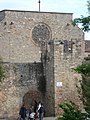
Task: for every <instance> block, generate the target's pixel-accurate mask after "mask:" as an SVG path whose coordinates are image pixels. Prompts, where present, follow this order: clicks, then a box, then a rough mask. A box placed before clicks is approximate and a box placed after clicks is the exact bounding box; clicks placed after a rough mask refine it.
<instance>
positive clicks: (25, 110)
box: [19, 104, 27, 120]
mask: <svg viewBox="0 0 90 120" xmlns="http://www.w3.org/2000/svg"><path fill="white" fill-rule="evenodd" d="M26 112H27V109H26V108H25V106H24V104H23V105H22V107H21V108H20V112H19V115H20V116H21V119H22V120H25V117H26Z"/></svg>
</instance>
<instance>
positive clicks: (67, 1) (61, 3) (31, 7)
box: [0, 0, 90, 40]
mask: <svg viewBox="0 0 90 120" xmlns="http://www.w3.org/2000/svg"><path fill="white" fill-rule="evenodd" d="M38 6H39V5H38V0H0V10H4V9H10V10H28V11H38V9H39V7H38ZM41 11H46V12H60V13H61V12H63V13H73V18H77V17H80V16H81V15H84V16H87V15H88V10H87V0H41ZM85 39H86V40H90V32H89V33H86V34H85Z"/></svg>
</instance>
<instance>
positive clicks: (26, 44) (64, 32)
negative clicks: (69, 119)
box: [0, 10, 85, 117]
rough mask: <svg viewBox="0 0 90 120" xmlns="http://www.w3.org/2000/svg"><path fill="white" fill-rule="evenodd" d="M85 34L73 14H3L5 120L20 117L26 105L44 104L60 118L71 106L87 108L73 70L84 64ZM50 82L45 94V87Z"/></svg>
mask: <svg viewBox="0 0 90 120" xmlns="http://www.w3.org/2000/svg"><path fill="white" fill-rule="evenodd" d="M84 48H85V47H84V33H83V32H82V30H81V29H79V28H78V27H77V26H73V25H72V14H71V13H52V12H50V13H49V12H31V11H14V10H4V11H1V12H0V57H1V59H2V62H3V65H4V68H5V71H6V77H5V79H4V80H3V82H2V83H1V84H0V116H1V117H5V116H8V117H11V116H12V117H17V115H18V112H19V109H20V107H21V105H22V103H23V102H24V103H25V105H26V106H27V108H28V107H30V106H31V105H33V101H34V100H37V101H42V102H43V104H44V106H45V111H46V116H57V115H58V114H60V113H61V111H60V109H58V104H59V103H61V102H62V101H64V100H72V101H74V102H75V103H76V104H77V105H79V106H80V107H82V103H81V101H80V100H79V97H78V92H77V89H76V84H78V80H79V78H80V77H81V76H79V75H78V74H76V73H75V72H74V71H73V70H72V68H73V67H75V66H77V65H78V64H80V63H82V61H83V58H84V51H85V50H84ZM42 80H44V81H46V83H45V84H46V86H45V84H44V85H43V86H42V85H41V86H42V88H44V87H45V91H43V89H42V90H40V89H39V88H38V86H39V87H40V84H39V83H40V81H42Z"/></svg>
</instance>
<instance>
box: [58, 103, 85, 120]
mask: <svg viewBox="0 0 90 120" xmlns="http://www.w3.org/2000/svg"><path fill="white" fill-rule="evenodd" d="M59 107H60V108H62V109H63V111H64V113H63V116H61V117H58V118H57V120H85V119H86V117H87V115H86V114H85V113H81V111H80V110H79V109H78V107H77V106H76V105H75V104H74V103H72V102H70V103H68V102H64V103H62V104H60V105H59Z"/></svg>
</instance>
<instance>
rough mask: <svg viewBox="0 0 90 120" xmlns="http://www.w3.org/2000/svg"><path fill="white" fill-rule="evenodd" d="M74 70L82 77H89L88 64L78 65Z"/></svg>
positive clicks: (89, 68) (89, 65)
mask: <svg viewBox="0 0 90 120" xmlns="http://www.w3.org/2000/svg"><path fill="white" fill-rule="evenodd" d="M74 70H75V71H76V72H78V73H80V74H82V75H85V76H90V64H82V65H79V66H77V67H76V68H74Z"/></svg>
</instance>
